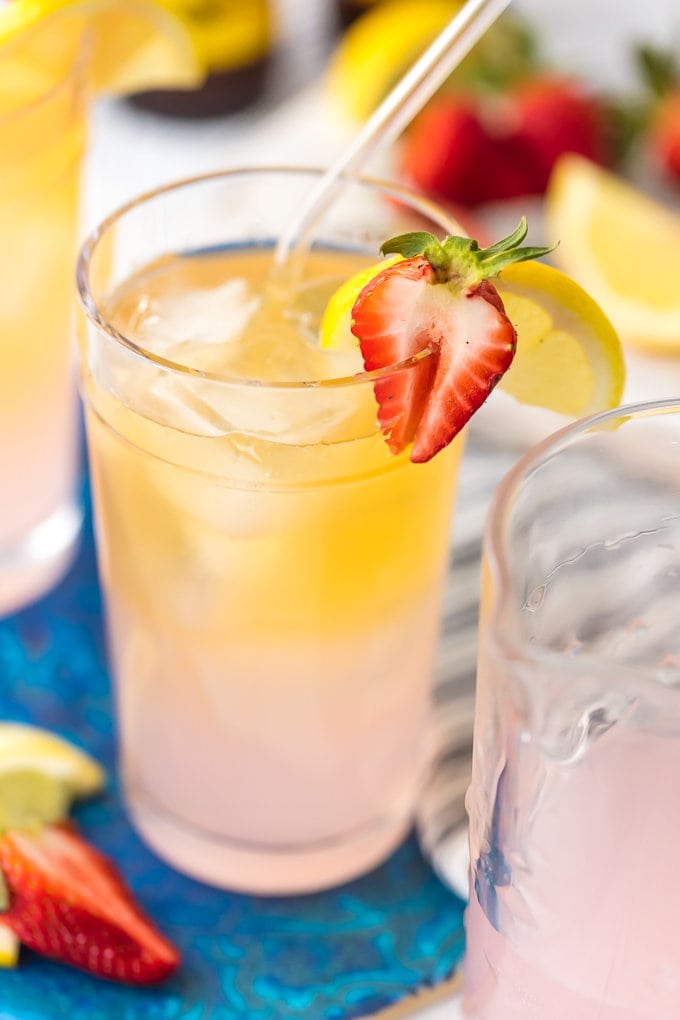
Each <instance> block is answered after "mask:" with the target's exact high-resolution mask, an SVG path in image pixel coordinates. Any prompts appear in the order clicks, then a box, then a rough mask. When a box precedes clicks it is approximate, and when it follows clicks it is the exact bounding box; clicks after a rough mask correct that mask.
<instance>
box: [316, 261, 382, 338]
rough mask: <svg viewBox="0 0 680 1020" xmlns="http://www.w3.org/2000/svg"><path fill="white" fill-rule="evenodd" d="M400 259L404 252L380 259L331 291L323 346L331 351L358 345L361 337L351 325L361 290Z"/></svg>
mask: <svg viewBox="0 0 680 1020" xmlns="http://www.w3.org/2000/svg"><path fill="white" fill-rule="evenodd" d="M400 261H401V255H391V256H390V257H389V258H387V259H383V261H382V262H377V263H376V264H375V265H373V266H368V267H367V268H366V269H362V270H361V271H360V272H358V273H356V274H355V275H354V276H350V278H349V280H345V282H344V283H342V284H340V286H339V287H338V289H337V290H336V291H335V292H334V293H333V294H332V295H331V298H330V301H329V302H328V304H327V305H326V309H325V311H324V313H323V318H322V319H321V327H320V330H319V343H320V345H321V347H322V348H323V349H325V350H329V351H347V350H351V349H352V348H353V347H356V346H357V344H358V341H357V338H356V337H355V336H354V334H353V333H352V330H351V325H352V307H353V305H354V302H355V301H356V299H357V297H358V296H359V292H360V291H361V290H363V288H364V287H365V286H366V284H367V283H369V282H370V281H371V280H372V279H373V278H374V277H375V276H377V275H378V273H381V272H382V271H383V269H387V267H388V266H393V265H394V263H395V262H400Z"/></svg>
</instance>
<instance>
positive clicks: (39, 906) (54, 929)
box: [0, 826, 180, 984]
mask: <svg viewBox="0 0 680 1020" xmlns="http://www.w3.org/2000/svg"><path fill="white" fill-rule="evenodd" d="M0 868H1V869H2V872H3V874H4V877H5V882H6V884H7V886H8V889H9V893H10V907H9V910H8V911H7V912H6V913H5V914H3V915H2V921H3V923H4V924H6V925H7V926H8V927H9V928H10V929H11V930H12V931H13V932H14V934H15V935H16V936H17V937H18V938H19V940H20V941H21V942H22V943H23V944H24V945H25V946H28V947H29V948H30V949H33V950H35V951H36V952H38V953H42V954H43V955H45V956H49V957H52V958H53V959H56V960H61V961H62V962H64V963H70V964H72V965H73V966H74V967H79V968H80V969H81V970H86V971H89V972H90V973H91V974H95V975H97V976H98V977H104V978H110V979H111V980H113V981H125V982H129V983H132V984H155V983H156V982H158V981H162V980H164V979H165V978H167V977H169V976H170V975H171V974H172V973H173V972H174V971H175V970H176V969H177V967H178V966H179V962H180V958H179V954H178V952H177V950H176V949H175V948H174V947H173V946H172V945H171V944H170V943H169V942H168V941H167V940H166V939H165V938H163V936H162V935H160V934H159V933H158V932H157V931H156V930H155V928H154V927H153V926H152V924H151V922H150V921H149V920H148V919H147V918H146V917H145V916H144V914H143V913H142V912H141V910H140V908H139V907H138V906H136V904H135V903H134V901H133V898H132V894H131V892H130V890H129V889H128V888H127V887H126V886H125V884H124V882H123V880H122V878H121V876H120V875H119V874H118V872H117V871H116V870H115V868H114V866H113V864H112V863H111V862H110V861H109V860H108V859H107V858H106V857H104V856H103V855H102V854H101V853H99V851H97V850H95V849H94V848H93V847H91V846H89V845H88V844H87V843H85V842H84V841H83V840H82V839H81V838H80V836H78V835H77V834H76V833H75V832H73V831H72V830H71V829H69V828H67V827H65V826H47V827H45V828H43V829H40V830H36V831H23V832H20V831H16V830H14V831H13V830H7V831H5V832H4V833H3V835H2V836H0Z"/></svg>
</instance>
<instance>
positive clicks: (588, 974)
mask: <svg viewBox="0 0 680 1020" xmlns="http://www.w3.org/2000/svg"><path fill="white" fill-rule="evenodd" d="M544 767H545V772H544V774H543V778H542V787H541V802H542V806H541V810H540V811H537V812H536V815H535V818H534V820H533V822H532V827H531V834H530V846H531V850H530V854H528V855H527V862H526V863H528V865H529V868H528V870H520V868H519V867H515V868H514V869H513V881H512V883H511V884H510V885H507V886H496V889H495V899H496V902H495V909H494V910H493V911H492V912H493V913H495V914H496V923H497V924H498V925H499V927H500V929H501V932H499V931H497V930H496V928H495V927H494V926H493V924H492V923H491V922H490V920H489V919H488V917H487V916H486V914H485V913H484V911H483V910H482V908H481V906H480V902H479V899H478V898H477V895H476V894H475V892H474V890H473V895H472V898H471V901H470V906H469V908H468V912H467V918H466V924H467V932H468V942H469V950H468V955H467V962H466V969H465V979H466V990H467V998H466V1016H471V1017H475V1020H477V1018H479V1020H674V1018H676V1017H678V1016H680V967H679V966H678V954H679V952H680V934H679V930H678V918H680V881H678V857H679V854H680V824H679V823H678V820H677V819H678V814H677V811H678V807H677V806H678V804H679V803H680V743H679V742H678V741H677V740H674V739H673V738H672V737H663V736H654V735H653V734H652V733H648V734H645V733H642V732H637V733H636V732H633V731H631V730H630V729H627V728H622V729H620V730H619V728H618V727H613V728H612V729H611V730H609V731H608V732H606V733H604V734H603V735H602V736H600V737H599V738H598V739H597V740H596V743H595V744H594V746H592V747H591V748H590V749H589V750H588V752H587V753H586V756H585V757H584V758H582V759H581V760H580V761H579V762H577V763H576V764H574V765H570V766H550V765H548V762H547V761H546V762H544ZM632 818H634V819H635V821H634V823H632V822H631V819H632ZM532 869H533V870H532ZM477 870H478V872H479V866H478V869H477ZM480 893H483V889H480ZM485 895H487V896H489V897H490V898H491V899H494V896H493V890H487V893H486V894H485ZM490 912H491V911H490Z"/></svg>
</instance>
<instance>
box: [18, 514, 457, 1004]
mask: <svg viewBox="0 0 680 1020" xmlns="http://www.w3.org/2000/svg"><path fill="white" fill-rule="evenodd" d="M100 614H101V601H100V595H99V589H98V585H97V577H96V571H95V565H94V551H93V544H92V536H91V532H90V529H89V527H88V530H87V532H86V536H85V541H84V548H83V551H82V553H81V555H80V558H79V560H78V562H77V563H76V565H75V567H74V568H73V570H72V571H71V573H70V574H69V576H68V577H67V578H66V580H65V581H64V582H63V583H62V584H61V585H60V587H59V588H58V589H57V590H56V591H55V592H53V593H52V594H51V595H50V596H49V597H48V598H46V599H44V600H43V601H42V602H40V603H38V604H37V605H35V606H33V607H32V608H30V609H29V610H27V611H25V612H23V613H20V614H18V615H16V616H14V617H12V618H10V619H6V620H1V621H0V717H5V718H11V719H19V720H24V721H29V722H36V723H39V724H41V725H44V726H47V727H49V728H51V729H54V730H57V731H59V732H60V733H63V734H64V735H66V736H68V737H70V738H71V739H73V740H75V741H76V742H77V743H80V744H82V745H83V746H84V747H86V748H87V749H88V750H90V751H91V752H92V753H93V754H95V755H96V756H97V757H98V758H99V759H100V760H101V761H103V762H104V763H105V764H106V765H107V767H108V768H109V769H110V770H111V776H112V781H111V786H110V790H109V792H108V793H107V795H106V796H105V797H103V798H101V799H99V800H97V801H95V802H91V803H89V804H87V805H85V806H84V807H82V808H81V809H80V811H79V812H78V816H79V820H80V823H81V825H82V828H83V830H84V832H85V833H86V835H87V836H88V837H89V838H90V839H91V840H92V841H93V842H94V843H97V844H98V845H99V846H101V847H102V849H104V850H105V851H106V852H107V853H108V854H109V855H110V856H112V857H113V858H114V860H116V861H117V863H118V865H119V867H120V868H121V869H122V871H123V872H124V874H125V876H126V878H127V879H128V881H129V882H130V883H131V885H132V886H133V888H134V889H135V890H136V892H137V895H138V896H139V899H140V900H141V901H142V903H143V904H144V906H145V907H146V909H147V910H148V912H149V913H150V914H151V916H152V917H153V918H154V919H155V920H156V921H157V922H158V924H159V925H160V927H161V928H162V929H163V930H164V931H165V932H166V933H167V934H168V935H169V936H170V937H171V938H172V939H173V940H174V941H175V942H176V944H177V945H178V946H179V947H180V948H181V950H182V952H183V954H184V966H183V968H182V970H181V972H180V973H179V974H178V975H177V977H176V978H174V979H173V980H172V981H171V982H169V983H168V984H166V985H164V986H163V988H162V989H160V990H159V989H154V990H148V989H144V990H139V989H131V988H124V987H120V986H117V985H113V984H108V983H106V982H102V981H98V980H95V979H90V978H88V977H87V976H86V975H82V974H79V973H78V972H76V971H73V970H70V969H69V968H67V967H62V966H59V965H57V964H53V963H50V962H48V961H46V960H42V959H39V958H38V957H36V956H32V955H31V954H30V953H24V954H23V956H22V963H21V967H20V969H19V970H18V971H16V972H10V971H5V972H2V971H0V1020H62V1018H63V1020H161V1018H162V1020H167V1018H175V1017H181V1018H182V1020H242V1018H243V1020H246V1018H247V1020H289V1018H290V1020H293V1018H300V1017H304V1018H305V1020H350V1018H352V1017H361V1016H366V1015H367V1014H370V1013H372V1012H375V1011H377V1010H379V1009H382V1008H384V1007H386V1006H388V1005H390V1004H392V1003H394V1002H397V1001H399V1000H401V999H403V998H404V997H406V996H408V995H409V994H411V993H413V992H415V991H416V990H417V989H418V988H421V987H422V986H424V985H433V984H436V983H438V982H440V981H442V980H444V979H445V978H447V977H449V976H450V975H451V974H452V973H453V971H454V970H455V968H456V965H457V963H458V961H459V959H460V957H461V955H462V949H463V929H462V912H463V904H462V902H461V901H460V900H458V899H457V898H456V897H455V896H454V895H453V894H452V893H450V892H449V891H448V890H446V889H445V888H444V886H443V885H442V884H441V883H440V882H439V880H438V879H437V878H436V877H435V876H434V874H433V873H432V872H431V871H430V869H429V868H428V866H427V865H426V864H425V862H424V861H423V859H422V857H421V856H420V853H419V851H418V848H417V846H416V843H415V840H413V839H410V840H408V841H407V842H406V843H405V844H404V845H403V846H402V847H401V848H400V849H399V850H398V851H397V853H396V854H394V856H393V857H392V858H391V859H390V860H389V861H388V862H387V863H386V864H385V865H384V866H383V867H381V868H379V869H377V870H376V871H374V872H373V873H371V874H370V875H367V876H365V877H364V878H362V879H360V880H358V881H356V882H352V883H350V884H348V885H345V886H343V887H341V888H338V889H335V890H332V891H330V892H326V893H322V894H318V895H314V896H304V897H297V898H291V899H277V898H255V897H248V896H241V895H233V894H226V893H220V892H216V891H215V890H213V889H210V888H208V887H207V886H204V885H201V884H200V883H198V882H193V881H191V880H190V879H186V878H183V877H182V876H180V875H178V874H177V873H176V872H174V871H172V870H171V869H170V868H168V867H166V866H165V865H164V864H162V863H161V862H160V861H158V859H157V858H155V857H154V856H153V855H152V854H151V853H150V852H149V851H148V850H146V849H145V847H144V846H143V845H142V844H141V843H140V842H139V840H138V839H137V837H136V836H135V834H134V833H133V831H132V830H131V828H130V826H129V825H128V823H127V820H126V818H125V815H124V813H123V810H122V807H121V803H120V799H119V797H118V792H117V790H116V786H115V773H114V735H113V727H112V720H111V703H110V694H109V678H108V674H107V670H106V666H105V655H104V645H103V636H102V628H101V616H100Z"/></svg>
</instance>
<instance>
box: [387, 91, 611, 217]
mask: <svg viewBox="0 0 680 1020" xmlns="http://www.w3.org/2000/svg"><path fill="white" fill-rule="evenodd" d="M608 149H609V141H608V135H607V132H606V126H605V117H604V112H603V108H602V106H601V104H600V103H599V102H598V101H597V100H596V99H594V98H593V97H592V96H589V95H587V94H586V93H585V92H584V91H583V89H581V88H580V87H579V86H578V84H577V83H575V82H572V81H570V80H566V79H563V78H548V77H541V78H538V77H537V78H533V79H530V80H528V81H525V82H524V83H522V84H521V85H519V86H516V87H515V88H514V89H513V91H511V92H508V93H507V94H506V95H505V96H504V97H503V98H501V99H498V98H494V97H491V98H489V97H481V96H480V97H479V98H477V99H476V100H473V99H472V98H470V97H467V98H463V97H453V96H449V97H441V98H439V99H436V100H434V101H433V102H432V103H430V104H428V106H427V107H426V108H425V110H424V111H423V112H422V113H421V114H420V116H419V117H418V118H417V119H416V121H415V122H414V124H413V125H412V127H411V128H410V130H409V132H408V134H407V135H406V136H405V139H404V143H403V148H402V168H403V172H404V175H405V176H406V177H407V178H408V179H409V180H410V181H411V182H412V183H413V184H414V185H416V186H417V187H418V188H420V189H422V190H423V191H425V192H426V193H428V194H431V195H436V196H437V197H438V198H443V199H447V200H450V201H454V202H462V203H463V204H466V205H480V204H482V203H484V202H497V201H501V200H504V199H509V198H518V197H520V196H524V195H537V194H542V192H544V191H545V188H546V185H547V183H548V179H549V177H550V172H551V170H552V168H553V165H554V163H555V162H556V160H557V159H558V157H559V156H561V155H563V153H565V152H577V153H580V154H581V155H583V156H586V157H587V158H589V159H591V160H594V161H596V162H600V163H602V162H606V161H607V158H608V154H609V153H608Z"/></svg>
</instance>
